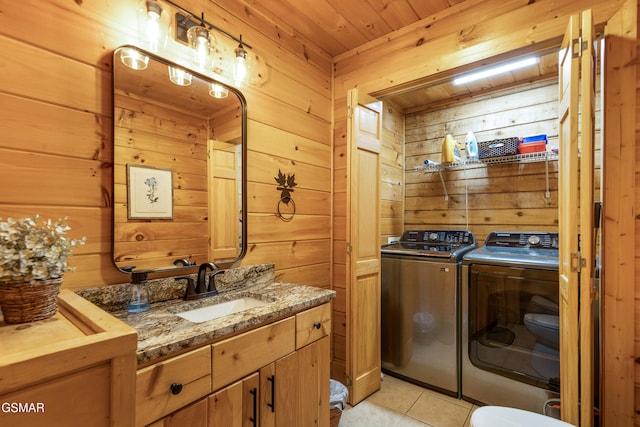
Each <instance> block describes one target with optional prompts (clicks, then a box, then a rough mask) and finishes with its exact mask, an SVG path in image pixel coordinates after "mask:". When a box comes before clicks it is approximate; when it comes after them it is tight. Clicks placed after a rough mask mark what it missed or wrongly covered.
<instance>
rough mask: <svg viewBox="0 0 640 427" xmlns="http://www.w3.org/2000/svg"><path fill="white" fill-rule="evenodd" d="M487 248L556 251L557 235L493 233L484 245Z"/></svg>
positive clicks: (542, 233)
mask: <svg viewBox="0 0 640 427" xmlns="http://www.w3.org/2000/svg"><path fill="white" fill-rule="evenodd" d="M484 245H485V246H487V247H504V248H532V249H555V250H557V249H558V233H550V232H499V231H493V232H491V233H490V234H489V236H487V239H486V241H485V243H484Z"/></svg>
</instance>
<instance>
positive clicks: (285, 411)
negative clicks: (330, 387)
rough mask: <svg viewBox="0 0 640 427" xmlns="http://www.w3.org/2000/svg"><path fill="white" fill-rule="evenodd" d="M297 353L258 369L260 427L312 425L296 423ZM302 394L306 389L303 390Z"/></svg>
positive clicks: (299, 377)
mask: <svg viewBox="0 0 640 427" xmlns="http://www.w3.org/2000/svg"><path fill="white" fill-rule="evenodd" d="M301 378H304V375H301V373H300V372H299V370H298V353H291V354H289V355H287V356H285V357H283V358H281V359H278V360H276V361H275V362H274V363H270V364H269V365H267V366H265V367H264V368H262V369H260V402H261V403H260V426H261V427H276V426H277V427H298V426H302V425H314V424H305V423H301V422H298V419H299V416H300V413H299V403H298V402H299V398H300V394H301V393H300V392H299V391H301V390H303V389H302V388H300V387H299V385H298V381H300V379H301ZM304 392H305V393H306V388H305V389H304Z"/></svg>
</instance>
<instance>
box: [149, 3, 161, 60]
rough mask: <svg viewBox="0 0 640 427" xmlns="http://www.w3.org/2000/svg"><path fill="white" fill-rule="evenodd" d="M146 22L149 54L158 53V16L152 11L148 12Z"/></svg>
mask: <svg viewBox="0 0 640 427" xmlns="http://www.w3.org/2000/svg"><path fill="white" fill-rule="evenodd" d="M148 15H149V19H148V20H147V40H148V41H149V49H150V50H151V52H157V51H158V39H159V38H160V15H158V14H157V13H156V12H154V11H151V10H150V11H149V12H148Z"/></svg>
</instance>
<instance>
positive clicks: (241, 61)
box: [233, 34, 248, 87]
mask: <svg viewBox="0 0 640 427" xmlns="http://www.w3.org/2000/svg"><path fill="white" fill-rule="evenodd" d="M235 52H236V62H235V66H234V68H233V71H234V72H233V78H234V80H235V82H236V87H240V86H242V83H244V80H245V79H246V78H247V72H248V69H247V50H246V49H245V48H244V45H243V44H242V34H240V44H239V45H238V47H237V48H236V51H235Z"/></svg>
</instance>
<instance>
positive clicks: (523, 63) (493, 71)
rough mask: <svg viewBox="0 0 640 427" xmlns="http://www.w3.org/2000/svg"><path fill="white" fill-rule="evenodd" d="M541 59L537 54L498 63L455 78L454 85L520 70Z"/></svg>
mask: <svg viewBox="0 0 640 427" xmlns="http://www.w3.org/2000/svg"><path fill="white" fill-rule="evenodd" d="M539 61H540V59H539V58H538V57H536V56H532V57H528V58H524V59H520V60H517V61H513V62H509V63H506V64H503V65H498V66H496V67H491V68H487V69H485V70H481V71H477V72H474V73H469V74H465V75H463V76H461V77H458V78H455V79H453V84H454V85H462V84H465V83H469V82H472V81H475V80H480V79H484V78H487V77H491V76H495V75H498V74H503V73H507V72H509V71H514V70H518V69H520V68H525V67H529V66H531V65H535V64H537V63H538V62H539Z"/></svg>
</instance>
